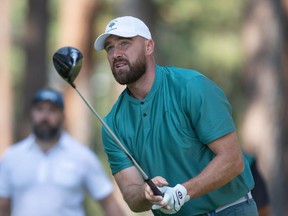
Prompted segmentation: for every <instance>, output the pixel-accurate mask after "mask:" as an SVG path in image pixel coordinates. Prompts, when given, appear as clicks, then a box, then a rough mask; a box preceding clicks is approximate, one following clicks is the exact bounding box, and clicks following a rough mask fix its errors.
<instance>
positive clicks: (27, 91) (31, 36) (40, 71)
mask: <svg viewBox="0 0 288 216" xmlns="http://www.w3.org/2000/svg"><path fill="white" fill-rule="evenodd" d="M47 3H48V0H29V1H28V15H27V18H26V32H25V35H24V52H25V56H26V67H25V71H24V72H23V74H24V76H23V77H24V79H23V82H22V91H21V92H20V95H18V98H17V103H18V105H19V106H17V107H18V109H19V114H20V116H19V119H20V120H19V122H20V124H19V126H18V128H17V129H16V140H18V139H22V138H23V137H25V136H26V135H27V134H28V133H30V124H29V122H30V115H29V113H30V105H31V100H32V97H33V95H34V94H35V92H36V91H38V90H39V89H40V88H43V87H44V86H45V85H46V84H47V69H46V68H47V67H46V60H47V47H46V44H47V38H48V34H47V32H48V31H47V30H48V27H47V26H48V22H49V14H48V5H47Z"/></svg>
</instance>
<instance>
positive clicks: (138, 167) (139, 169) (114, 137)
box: [70, 83, 163, 196]
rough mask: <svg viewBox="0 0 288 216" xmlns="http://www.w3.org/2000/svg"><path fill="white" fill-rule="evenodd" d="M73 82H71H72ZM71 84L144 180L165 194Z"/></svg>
mask: <svg viewBox="0 0 288 216" xmlns="http://www.w3.org/2000/svg"><path fill="white" fill-rule="evenodd" d="M70 84H71V83H70ZM71 86H72V87H73V88H74V89H75V90H76V92H77V93H78V95H79V96H80V97H81V98H82V100H83V101H84V102H85V103H86V105H87V106H88V107H89V109H90V110H91V111H92V113H93V114H94V115H95V116H96V117H97V118H98V120H99V121H100V122H101V123H102V125H103V126H104V128H105V129H106V130H107V132H108V133H109V135H110V136H111V137H112V138H113V139H114V141H115V142H116V143H117V145H118V146H119V147H120V148H121V149H122V151H123V152H124V153H125V154H126V155H127V157H128V158H129V159H130V160H131V161H132V163H133V164H134V166H135V167H136V169H137V170H138V171H139V173H140V174H141V175H142V177H143V179H144V181H145V182H146V183H147V184H148V185H149V186H150V188H151V190H152V191H153V193H154V194H155V195H159V196H163V193H162V192H161V191H160V190H159V189H158V187H157V186H156V185H155V184H154V183H153V181H152V180H151V179H150V178H149V177H148V176H147V174H146V173H145V172H144V171H143V170H142V168H141V167H140V166H139V164H138V163H137V162H136V161H135V160H134V158H133V157H132V155H131V154H130V153H129V152H128V151H127V150H126V148H125V147H124V146H123V144H122V143H121V142H120V140H119V139H118V138H117V136H116V135H115V134H114V133H113V131H112V130H111V129H110V128H109V127H108V125H107V124H106V123H105V122H104V120H103V119H102V118H101V116H100V115H99V114H98V113H97V112H96V110H95V109H94V108H93V107H92V106H91V104H90V103H89V102H88V101H87V100H86V99H85V98H84V96H83V95H82V94H81V93H80V92H79V91H78V89H77V88H76V86H75V85H72V84H71Z"/></svg>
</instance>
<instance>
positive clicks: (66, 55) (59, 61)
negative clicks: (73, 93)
mask: <svg viewBox="0 0 288 216" xmlns="http://www.w3.org/2000/svg"><path fill="white" fill-rule="evenodd" d="M82 61H83V55H82V53H81V52H80V51H79V50H78V49H76V48H74V47H70V46H66V47H62V48H60V49H58V50H57V51H56V52H55V53H54V55H53V65H54V67H55V69H56V71H57V72H58V74H59V75H60V76H61V77H62V78H63V79H64V80H66V81H67V82H68V83H69V84H70V85H72V86H73V87H74V88H75V84H74V80H75V79H76V77H77V76H78V74H79V72H80V69H81V66H82Z"/></svg>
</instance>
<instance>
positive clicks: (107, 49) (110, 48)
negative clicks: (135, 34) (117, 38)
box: [105, 46, 113, 52]
mask: <svg viewBox="0 0 288 216" xmlns="http://www.w3.org/2000/svg"><path fill="white" fill-rule="evenodd" d="M112 49H113V46H107V47H106V48H105V50H106V52H110V51H111V50H112Z"/></svg>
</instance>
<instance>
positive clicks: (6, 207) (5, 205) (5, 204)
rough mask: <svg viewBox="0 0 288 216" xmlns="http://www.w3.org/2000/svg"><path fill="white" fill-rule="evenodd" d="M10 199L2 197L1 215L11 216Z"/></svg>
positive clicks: (0, 202) (0, 201) (0, 200)
mask: <svg viewBox="0 0 288 216" xmlns="http://www.w3.org/2000/svg"><path fill="white" fill-rule="evenodd" d="M10 207H11V206H10V199H7V198H0V216H10V213H11V209H10Z"/></svg>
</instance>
